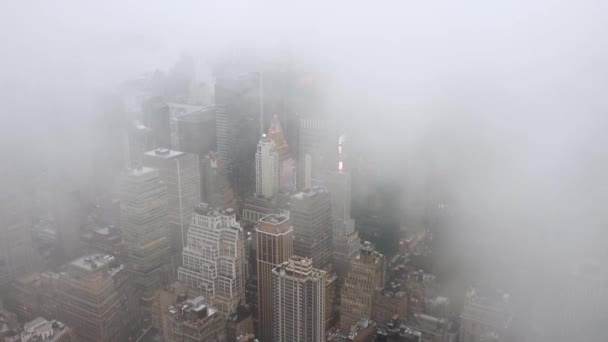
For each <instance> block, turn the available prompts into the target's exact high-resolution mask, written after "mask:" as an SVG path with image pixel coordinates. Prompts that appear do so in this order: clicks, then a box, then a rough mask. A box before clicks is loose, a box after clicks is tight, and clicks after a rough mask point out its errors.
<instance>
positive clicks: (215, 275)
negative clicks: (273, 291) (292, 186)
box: [178, 203, 247, 314]
mask: <svg viewBox="0 0 608 342" xmlns="http://www.w3.org/2000/svg"><path fill="white" fill-rule="evenodd" d="M182 264H183V266H181V267H180V268H179V270H178V279H179V280H180V282H182V283H183V284H185V285H187V286H188V287H190V288H191V289H193V290H194V291H195V292H197V293H199V294H200V295H202V296H204V297H205V298H207V300H208V301H209V303H212V304H213V306H214V307H215V308H217V309H218V310H220V311H221V312H223V313H225V314H229V313H234V312H236V311H237V308H238V306H239V304H240V303H243V302H244V300H245V282H246V279H247V258H246V255H245V237H244V235H243V229H242V228H241V226H240V225H239V223H238V222H237V221H236V212H235V211H234V210H233V209H225V210H218V209H215V208H212V207H209V206H208V205H207V204H204V203H202V204H200V205H198V206H197V207H196V208H195V212H194V215H193V216H192V224H191V225H190V229H189V230H188V235H187V244H186V246H185V247H184V250H183V263H182Z"/></svg>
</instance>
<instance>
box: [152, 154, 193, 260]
mask: <svg viewBox="0 0 608 342" xmlns="http://www.w3.org/2000/svg"><path fill="white" fill-rule="evenodd" d="M144 165H146V166H150V167H153V168H157V169H159V171H160V179H161V180H162V181H163V182H164V183H165V184H166V185H167V195H168V200H169V202H168V215H167V216H168V218H169V233H170V235H171V240H172V247H173V252H174V253H178V256H179V255H180V254H179V253H181V250H182V247H183V246H184V245H185V244H186V233H187V231H188V226H189V225H190V220H191V219H192V213H193V212H194V206H195V205H197V204H198V203H200V200H201V197H200V174H199V160H198V156H196V155H194V154H190V153H184V152H180V151H173V150H168V149H164V148H160V149H156V150H152V151H148V152H146V153H145V155H144Z"/></svg>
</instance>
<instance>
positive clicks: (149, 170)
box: [128, 166, 158, 176]
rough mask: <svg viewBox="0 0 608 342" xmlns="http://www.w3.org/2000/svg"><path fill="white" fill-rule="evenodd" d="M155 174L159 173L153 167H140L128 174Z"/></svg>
mask: <svg viewBox="0 0 608 342" xmlns="http://www.w3.org/2000/svg"><path fill="white" fill-rule="evenodd" d="M154 172H158V171H157V170H156V169H153V168H151V167H146V166H139V167H136V168H133V169H130V170H129V171H128V174H129V175H130V176H143V175H146V174H151V173H154Z"/></svg>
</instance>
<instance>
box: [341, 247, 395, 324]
mask: <svg viewBox="0 0 608 342" xmlns="http://www.w3.org/2000/svg"><path fill="white" fill-rule="evenodd" d="M383 284H384V256H383V255H382V254H381V253H379V252H377V251H376V250H375V249H374V248H373V247H372V246H371V244H370V243H369V242H366V243H365V244H364V245H363V247H361V249H360V251H359V255H357V257H356V258H355V260H354V261H353V264H352V266H351V269H350V272H349V273H348V276H347V277H346V279H345V281H344V287H343V288H342V293H341V303H340V329H342V330H343V331H347V332H348V331H349V330H350V329H351V327H352V326H354V325H355V324H356V323H357V321H359V320H360V319H361V318H367V319H370V318H371V317H372V308H373V307H372V300H373V297H374V291H375V290H376V289H378V288H381V287H382V285H383Z"/></svg>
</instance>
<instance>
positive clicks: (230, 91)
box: [215, 73, 262, 200]
mask: <svg viewBox="0 0 608 342" xmlns="http://www.w3.org/2000/svg"><path fill="white" fill-rule="evenodd" d="M260 107H261V106H260V79H259V74H257V73H247V74H244V75H241V76H231V75H220V76H219V77H217V79H216V83H215V109H216V137H217V152H218V154H219V159H220V160H221V161H222V170H221V171H222V173H224V174H225V175H226V177H227V179H228V181H229V182H230V185H231V187H232V189H233V191H234V193H235V195H236V196H237V198H239V199H241V200H243V199H244V198H246V197H247V196H248V195H251V194H253V192H254V189H255V188H254V187H255V180H254V176H255V160H254V159H255V148H256V143H257V140H258V138H259V137H260V135H261V134H262V131H261V129H260V113H261V110H260V109H261V108H260Z"/></svg>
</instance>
